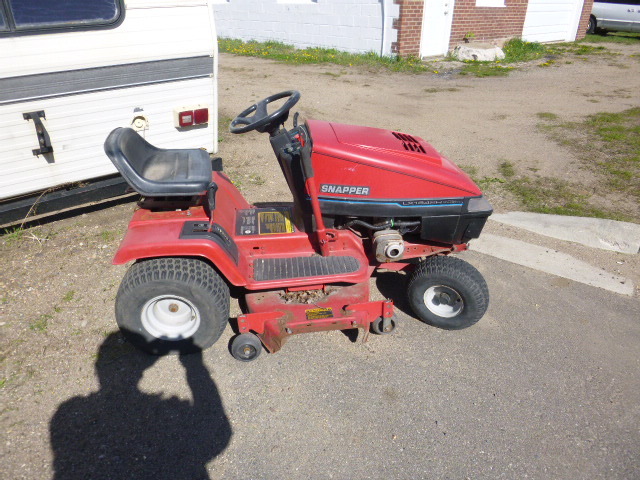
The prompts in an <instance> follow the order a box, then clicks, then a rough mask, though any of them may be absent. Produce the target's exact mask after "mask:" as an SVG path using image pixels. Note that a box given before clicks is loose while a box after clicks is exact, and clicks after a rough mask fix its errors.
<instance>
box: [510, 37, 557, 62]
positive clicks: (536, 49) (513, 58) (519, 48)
mask: <svg viewBox="0 0 640 480" xmlns="http://www.w3.org/2000/svg"><path fill="white" fill-rule="evenodd" d="M502 51H503V52H504V55H505V58H504V60H503V62H504V63H518V62H530V61H532V60H537V59H538V58H541V57H543V56H544V55H546V54H547V47H545V46H544V45H542V44H540V43H538V42H526V41H524V40H522V39H520V38H512V39H511V40H508V41H507V42H506V43H505V44H504V46H503V47H502Z"/></svg>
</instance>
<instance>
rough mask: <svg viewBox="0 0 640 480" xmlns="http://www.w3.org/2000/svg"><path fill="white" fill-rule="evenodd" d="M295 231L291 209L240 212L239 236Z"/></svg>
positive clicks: (238, 218) (262, 209)
mask: <svg viewBox="0 0 640 480" xmlns="http://www.w3.org/2000/svg"><path fill="white" fill-rule="evenodd" d="M294 231H295V229H294V227H293V222H292V221H291V209H290V208H287V207H281V208H252V209H249V210H240V211H238V216H237V220H236V233H237V235H274V234H277V233H293V232H294Z"/></svg>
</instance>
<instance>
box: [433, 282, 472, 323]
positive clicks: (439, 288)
mask: <svg viewBox="0 0 640 480" xmlns="http://www.w3.org/2000/svg"><path fill="white" fill-rule="evenodd" d="M424 304H425V305H426V307H427V308H428V309H429V311H430V312H431V313H433V314H435V315H438V316H439V317H443V318H452V317H455V316H456V315H460V312H462V310H463V309H464V301H463V300H462V297H461V296H460V294H459V293H458V292H456V291H455V290H454V289H453V288H451V287H447V286H445V285H434V286H433V287H429V288H428V289H427V291H426V292H424Z"/></svg>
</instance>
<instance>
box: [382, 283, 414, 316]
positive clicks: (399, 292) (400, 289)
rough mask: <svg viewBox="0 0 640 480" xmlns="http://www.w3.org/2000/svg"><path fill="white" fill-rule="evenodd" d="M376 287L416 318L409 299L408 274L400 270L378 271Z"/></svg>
mask: <svg viewBox="0 0 640 480" xmlns="http://www.w3.org/2000/svg"><path fill="white" fill-rule="evenodd" d="M375 278H376V287H377V288H378V290H379V291H380V293H381V294H382V296H383V297H384V298H390V299H392V300H393V306H394V307H395V308H397V309H398V310H400V311H401V312H403V313H406V314H407V315H409V316H410V317H414V318H415V314H414V313H413V310H411V306H410V305H409V302H408V301H407V282H408V279H407V276H406V275H404V274H402V273H398V272H376V274H375Z"/></svg>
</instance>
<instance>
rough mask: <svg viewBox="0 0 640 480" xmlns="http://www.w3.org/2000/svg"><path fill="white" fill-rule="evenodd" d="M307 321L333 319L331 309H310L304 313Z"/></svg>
mask: <svg viewBox="0 0 640 480" xmlns="http://www.w3.org/2000/svg"><path fill="white" fill-rule="evenodd" d="M304 314H305V316H306V317H307V320H320V319H321V318H331V317H333V309H331V308H321V307H320V308H311V309H309V310H305V311H304Z"/></svg>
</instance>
